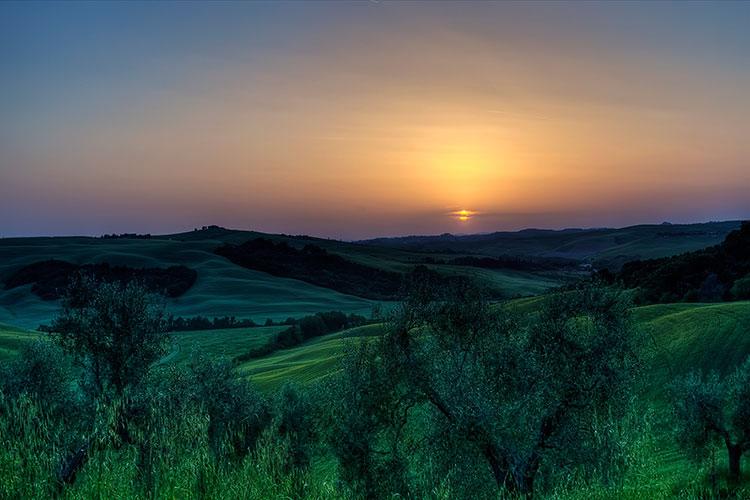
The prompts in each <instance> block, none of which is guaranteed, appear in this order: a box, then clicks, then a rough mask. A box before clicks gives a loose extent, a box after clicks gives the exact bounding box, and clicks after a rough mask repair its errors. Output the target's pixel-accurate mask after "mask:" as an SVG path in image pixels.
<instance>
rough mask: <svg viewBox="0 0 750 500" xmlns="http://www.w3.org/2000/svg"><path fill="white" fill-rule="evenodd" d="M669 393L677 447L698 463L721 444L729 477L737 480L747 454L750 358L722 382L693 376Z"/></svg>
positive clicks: (680, 380)
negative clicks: (726, 461) (726, 457)
mask: <svg viewBox="0 0 750 500" xmlns="http://www.w3.org/2000/svg"><path fill="white" fill-rule="evenodd" d="M670 389H671V390H670V393H671V399H672V404H673V413H674V421H675V424H676V425H675V435H676V438H677V442H678V443H679V444H680V446H681V447H682V448H683V449H684V450H685V451H686V452H687V453H688V454H689V455H690V456H691V457H692V458H694V459H695V460H696V461H699V462H700V461H705V460H706V459H708V458H709V457H712V453H713V452H714V451H715V449H716V448H717V446H720V445H722V444H723V445H724V446H725V447H726V450H727V453H728V458H729V474H730V477H733V478H735V479H737V478H739V476H740V474H741V458H742V455H743V454H745V453H747V452H748V451H750V357H749V358H748V359H747V360H746V361H745V363H743V364H742V365H740V366H739V367H738V368H737V369H736V370H735V371H734V372H733V373H732V374H730V375H729V376H728V377H725V378H724V379H721V378H719V376H718V374H716V373H712V374H710V375H708V377H703V376H702V375H701V374H700V373H696V372H693V373H690V374H689V375H687V376H685V377H682V378H678V379H677V380H676V381H675V382H674V383H673V384H672V386H671V388H670Z"/></svg>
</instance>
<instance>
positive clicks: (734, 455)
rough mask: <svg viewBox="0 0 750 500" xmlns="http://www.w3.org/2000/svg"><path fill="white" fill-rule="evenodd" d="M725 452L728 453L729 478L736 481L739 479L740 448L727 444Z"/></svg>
mask: <svg viewBox="0 0 750 500" xmlns="http://www.w3.org/2000/svg"><path fill="white" fill-rule="evenodd" d="M727 451H728V452H729V478H730V479H732V480H734V481H737V480H739V478H740V459H741V458H742V447H741V446H740V445H738V444H730V443H727Z"/></svg>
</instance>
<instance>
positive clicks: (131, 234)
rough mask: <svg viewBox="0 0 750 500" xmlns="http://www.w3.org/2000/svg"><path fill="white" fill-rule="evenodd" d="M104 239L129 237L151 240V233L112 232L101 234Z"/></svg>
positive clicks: (130, 238) (131, 238)
mask: <svg viewBox="0 0 750 500" xmlns="http://www.w3.org/2000/svg"><path fill="white" fill-rule="evenodd" d="M100 238H101V239H103V240H117V239H129V240H150V239H151V233H146V234H138V233H119V234H116V233H112V234H103V235H101V236H100Z"/></svg>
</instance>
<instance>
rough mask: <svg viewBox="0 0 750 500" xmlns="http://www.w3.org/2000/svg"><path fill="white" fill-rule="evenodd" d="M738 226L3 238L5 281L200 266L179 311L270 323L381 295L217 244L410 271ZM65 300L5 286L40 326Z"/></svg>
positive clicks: (14, 306) (497, 284)
mask: <svg viewBox="0 0 750 500" xmlns="http://www.w3.org/2000/svg"><path fill="white" fill-rule="evenodd" d="M737 225H738V223H736V222H722V223H709V224H691V225H684V226H661V225H659V226H634V227H630V228H623V229H601V230H598V229H596V230H566V231H537V230H529V231H519V232H514V233H494V234H490V235H471V236H463V237H450V238H447V239H446V238H445V237H414V238H402V239H399V238H395V239H382V240H373V241H372V242H370V244H359V243H347V242H341V241H336V240H327V239H320V238H309V237H292V236H284V235H269V234H263V233H257V232H252V231H235V230H226V229H221V228H208V229H204V230H199V231H191V232H187V233H180V234H172V235H163V236H154V237H152V238H151V239H129V238H118V239H101V238H89V237H60V238H2V239H0V281H3V280H4V279H5V278H6V277H7V276H9V275H10V274H11V273H13V272H14V271H15V270H17V269H19V268H21V267H23V266H26V265H28V264H31V263H34V262H38V261H41V260H47V259H60V260H66V261H69V262H72V263H75V264H86V263H100V262H108V263H110V264H112V265H127V266H132V267H167V266H171V265H185V266H188V267H190V268H192V269H195V270H196V271H197V273H198V279H197V281H196V283H195V285H194V286H193V287H192V288H190V289H189V290H188V291H187V293H185V294H184V295H182V296H180V297H178V298H176V299H169V300H167V301H166V304H165V305H166V309H167V312H169V313H172V314H175V315H177V316H196V315H202V316H208V317H213V316H236V317H238V318H252V319H254V320H255V321H264V320H265V319H266V318H272V319H274V320H281V319H285V318H287V317H290V316H293V317H299V316H303V315H305V314H311V313H314V312H319V311H328V310H340V311H344V312H347V313H357V314H368V313H369V311H370V310H371V309H372V306H373V304H374V303H373V301H371V300H367V299H363V298H360V297H355V296H352V295H346V294H343V293H338V292H336V291H333V290H330V289H327V288H321V287H318V286H315V285H311V284H309V283H305V282H302V281H299V280H294V279H287V278H281V277H275V276H271V275H269V274H266V273H262V272H257V271H252V270H249V269H245V268H242V267H239V266H236V265H234V264H232V263H231V262H229V261H228V260H227V259H224V258H223V257H219V256H217V255H215V254H214V253H213V251H214V249H215V248H216V247H218V246H220V245H221V244H223V243H241V242H244V241H246V240H248V239H251V238H257V237H261V236H262V237H264V238H269V239H272V240H276V241H282V240H283V241H286V242H288V243H289V244H290V245H293V246H296V247H302V246H304V245H306V244H309V243H313V244H315V245H318V246H320V247H322V248H324V249H326V250H327V251H329V252H332V253H337V254H339V255H342V256H343V257H345V258H347V259H350V260H352V261H355V262H358V263H361V264H364V265H368V266H373V267H377V268H380V269H385V270H389V271H396V272H406V271H408V270H409V269H411V268H412V267H413V266H415V265H417V264H420V263H423V262H425V261H426V259H427V260H429V259H437V260H450V259H452V258H455V257H457V256H460V255H480V256H481V255H485V256H494V255H518V256H557V257H568V258H573V259H580V260H582V261H593V262H605V261H606V262H620V261H622V260H625V259H632V258H645V257H658V256H664V255H673V254H676V253H679V252H683V251H686V250H693V249H696V248H702V247H704V246H707V245H711V244H714V243H717V242H719V241H721V239H723V237H724V236H725V235H726V233H727V232H728V231H730V230H731V229H733V228H735V227H736V226H737ZM665 234H671V235H667V236H665ZM428 266H429V267H432V268H433V269H436V270H439V271H440V272H442V273H444V274H447V275H459V276H466V277H469V278H471V279H473V280H475V281H476V282H478V283H479V284H481V285H482V286H484V287H486V288H487V289H489V290H490V291H491V292H492V293H493V294H494V295H495V296H497V297H504V298H513V297H523V296H530V295H536V294H539V293H543V292H545V291H547V290H549V289H550V288H553V287H556V286H559V285H561V284H564V283H566V282H569V281H571V280H574V279H576V278H578V277H580V273H578V272H570V271H567V272H562V271H559V272H556V271H545V272H523V271H516V270H510V269H481V268H476V267H468V266H453V265H439V266H438V265H429V264H428ZM58 308H59V304H58V302H56V301H43V300H41V299H40V298H38V297H37V296H35V295H34V294H32V293H31V292H30V286H24V287H19V288H14V289H11V290H5V289H4V288H0V322H3V323H7V324H12V325H17V326H21V327H24V328H36V327H37V326H39V325H40V324H42V323H47V322H49V321H50V320H51V318H53V317H54V315H55V314H56V312H57V310H58Z"/></svg>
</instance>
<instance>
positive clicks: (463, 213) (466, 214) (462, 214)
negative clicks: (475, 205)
mask: <svg viewBox="0 0 750 500" xmlns="http://www.w3.org/2000/svg"><path fill="white" fill-rule="evenodd" d="M451 215H452V216H453V217H455V218H457V219H458V220H460V221H461V222H466V221H468V220H469V219H471V218H472V217H473V216H474V215H476V212H474V211H472V210H466V209H462V210H456V211H455V212H451Z"/></svg>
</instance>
